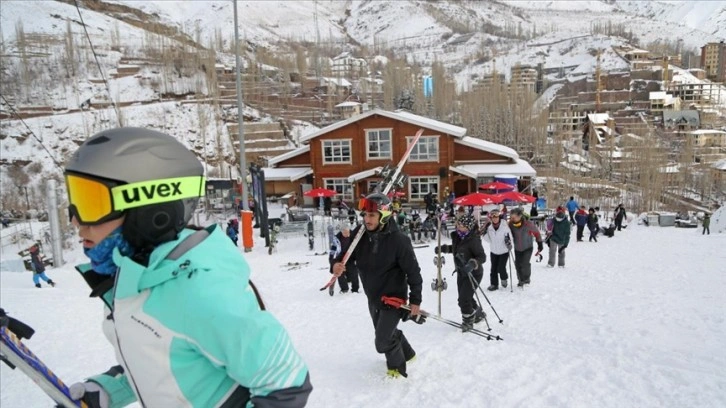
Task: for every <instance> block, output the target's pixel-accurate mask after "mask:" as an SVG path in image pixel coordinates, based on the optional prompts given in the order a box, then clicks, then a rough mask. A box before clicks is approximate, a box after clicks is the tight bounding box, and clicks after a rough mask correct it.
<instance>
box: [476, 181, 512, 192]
mask: <svg viewBox="0 0 726 408" xmlns="http://www.w3.org/2000/svg"><path fill="white" fill-rule="evenodd" d="M479 189H480V190H496V191H499V190H514V186H513V185H511V184H507V183H502V182H501V181H492V182H491V183H486V184H482V185H480V186H479Z"/></svg>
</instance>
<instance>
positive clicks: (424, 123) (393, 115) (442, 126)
mask: <svg viewBox="0 0 726 408" xmlns="http://www.w3.org/2000/svg"><path fill="white" fill-rule="evenodd" d="M373 115H380V116H384V117H387V118H390V119H393V120H398V121H401V122H406V123H410V124H412V125H417V126H420V127H423V128H426V129H431V130H436V131H439V132H442V133H446V134H449V135H452V136H456V137H459V138H460V137H464V135H465V134H466V128H463V127H460V126H454V125H451V124H448V123H445V122H441V121H438V120H434V119H430V118H426V117H423V116H419V115H414V114H413V113H409V112H403V111H395V112H391V111H387V110H383V109H372V110H369V111H368V112H364V113H362V114H360V115H356V116H353V117H351V118H348V119H346V120H342V121H340V122H336V123H333V124H332V125H330V126H326V127H324V128H322V129H320V130H318V131H317V132H314V133H311V134H309V135H307V136H305V137H302V138H300V141H301V142H307V141H309V140H312V139H315V138H316V137H318V136H321V135H324V134H327V133H330V132H332V131H334V130H337V129H340V128H342V127H344V126H348V125H350V124H351V123H355V122H358V121H359V120H363V119H365V118H368V117H370V116H373Z"/></svg>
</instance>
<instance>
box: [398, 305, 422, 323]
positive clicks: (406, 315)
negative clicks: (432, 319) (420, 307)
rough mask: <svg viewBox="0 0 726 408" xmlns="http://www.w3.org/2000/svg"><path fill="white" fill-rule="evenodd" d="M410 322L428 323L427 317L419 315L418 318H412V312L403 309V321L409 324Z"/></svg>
mask: <svg viewBox="0 0 726 408" xmlns="http://www.w3.org/2000/svg"><path fill="white" fill-rule="evenodd" d="M409 320H410V321H412V322H414V323H417V324H424V323H426V317H425V316H424V315H422V314H420V313H419V314H417V315H416V316H411V312H409V311H408V310H406V309H401V321H402V322H407V321H409Z"/></svg>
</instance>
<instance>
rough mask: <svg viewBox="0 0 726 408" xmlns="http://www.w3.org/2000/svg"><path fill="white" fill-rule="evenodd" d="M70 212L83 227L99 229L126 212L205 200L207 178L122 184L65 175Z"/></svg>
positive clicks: (195, 177) (180, 178) (69, 174)
mask: <svg viewBox="0 0 726 408" xmlns="http://www.w3.org/2000/svg"><path fill="white" fill-rule="evenodd" d="M65 179H66V188H67V190H68V201H69V206H68V212H69V216H70V217H71V218H75V219H76V222H78V223H79V224H81V225H98V224H103V223H104V222H107V221H111V220H114V219H116V218H119V217H121V216H122V215H123V211H124V210H128V209H130V208H136V207H142V206H145V205H150V204H158V203H164V202H169V201H176V200H181V199H184V198H194V197H202V196H204V186H205V180H204V176H190V177H175V178H168V179H160V180H151V181H140V182H137V183H130V184H120V183H118V182H114V181H111V180H105V179H99V178H94V177H89V176H86V175H79V174H73V173H66V174H65Z"/></svg>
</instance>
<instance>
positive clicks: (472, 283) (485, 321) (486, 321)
mask: <svg viewBox="0 0 726 408" xmlns="http://www.w3.org/2000/svg"><path fill="white" fill-rule="evenodd" d="M467 275H468V276H469V282H470V283H471V288H472V289H473V290H474V296H476V301H477V303H478V304H479V307H481V306H482V303H481V299H479V294H478V293H476V288H477V284H476V281H475V280H474V276H472V274H471V273H470V272H469V273H467ZM474 312H476V310H475V311H474ZM482 312H483V310H482ZM499 322H500V323H501V320H500V321H499ZM484 323H486V325H487V330H488V331H491V330H492V328H491V326H489V320H487V315H486V313H484Z"/></svg>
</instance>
